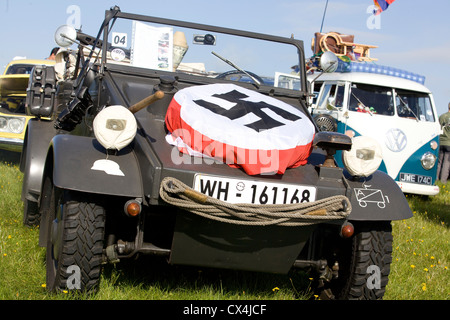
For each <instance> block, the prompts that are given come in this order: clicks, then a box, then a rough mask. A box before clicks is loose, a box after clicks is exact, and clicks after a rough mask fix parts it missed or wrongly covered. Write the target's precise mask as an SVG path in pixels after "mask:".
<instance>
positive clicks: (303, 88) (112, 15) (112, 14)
mask: <svg viewBox="0 0 450 320" xmlns="http://www.w3.org/2000/svg"><path fill="white" fill-rule="evenodd" d="M115 10H117V9H111V10H106V11H105V21H104V22H103V24H102V27H101V29H103V36H102V37H103V41H102V42H101V45H102V59H101V68H100V69H101V72H102V73H103V71H104V68H105V65H106V61H107V51H108V41H107V40H108V36H109V30H110V29H111V26H112V25H113V24H114V22H115V20H116V19H117V18H121V19H127V20H138V21H142V22H149V23H155V24H161V25H172V26H175V27H181V28H191V29H199V30H204V31H208V32H217V33H223V34H227V35H235V36H240V37H246V38H252V39H257V40H264V41H270V42H276V43H282V44H288V45H293V46H294V47H296V49H297V53H298V58H299V61H298V65H299V66H301V67H300V68H299V76H300V88H299V89H298V90H295V92H297V93H303V94H306V92H307V83H306V81H307V80H306V70H305V68H304V61H305V55H304V46H303V41H302V40H298V39H294V38H292V37H291V38H285V37H280V36H274V35H268V34H263V33H257V32H250V31H243V30H238V29H231V28H224V27H217V26H211V25H206V24H199V23H192V22H186V21H180V20H173V19H167V18H158V17H153V16H146V15H140V14H132V13H126V12H121V11H115ZM101 32H102V30H100V31H99V36H100V34H101ZM96 42H97V43H99V42H98V41H96ZM169 73H172V74H173V73H174V72H169ZM263 86H264V85H263ZM263 86H261V87H263ZM270 89H272V90H273V89H274V90H275V91H279V89H282V88H276V87H270ZM281 91H287V90H281ZM289 91H293V90H289Z"/></svg>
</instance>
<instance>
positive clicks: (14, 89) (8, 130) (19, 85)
mask: <svg viewBox="0 0 450 320" xmlns="http://www.w3.org/2000/svg"><path fill="white" fill-rule="evenodd" d="M54 64H55V61H53V60H32V59H20V60H13V61H11V62H10V63H9V64H8V65H7V66H6V68H5V71H4V72H3V75H1V76H0V149H4V150H9V151H15V152H21V151H22V145H23V139H24V135H25V129H26V127H27V124H28V121H29V120H30V118H32V117H33V116H29V115H26V113H25V98H26V96H27V87H28V80H29V78H30V74H31V72H32V70H33V68H34V67H35V66H37V65H47V66H53V65H54Z"/></svg>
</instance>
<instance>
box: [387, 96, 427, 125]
mask: <svg viewBox="0 0 450 320" xmlns="http://www.w3.org/2000/svg"><path fill="white" fill-rule="evenodd" d="M395 92H396V99H395V102H396V105H397V114H398V116H399V117H402V118H412V119H417V120H420V121H431V122H434V121H435V118H434V114H433V109H432V107H431V102H430V97H429V95H428V94H426V93H421V92H414V91H406V90H399V89H396V90H395Z"/></svg>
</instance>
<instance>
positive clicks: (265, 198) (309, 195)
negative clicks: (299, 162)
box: [194, 174, 316, 204]
mask: <svg viewBox="0 0 450 320" xmlns="http://www.w3.org/2000/svg"><path fill="white" fill-rule="evenodd" d="M194 190H196V191H198V192H201V193H203V194H205V195H207V196H210V197H212V198H216V199H219V200H222V201H226V202H229V203H249V204H288V203H301V202H312V201H315V200H316V188H315V187H311V186H301V185H293V184H284V183H274V182H265V181H255V180H247V179H233V178H224V177H218V176H210V175H202V174H197V175H196V176H195V178H194Z"/></svg>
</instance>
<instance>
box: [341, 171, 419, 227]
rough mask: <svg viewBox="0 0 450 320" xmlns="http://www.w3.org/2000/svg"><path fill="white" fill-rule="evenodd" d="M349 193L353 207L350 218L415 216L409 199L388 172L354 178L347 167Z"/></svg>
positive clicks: (390, 218)
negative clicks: (348, 172)
mask: <svg viewBox="0 0 450 320" xmlns="http://www.w3.org/2000/svg"><path fill="white" fill-rule="evenodd" d="M344 175H345V176H346V178H347V179H346V183H348V185H349V187H350V188H347V197H348V198H349V199H350V202H351V205H352V211H351V213H350V215H349V216H348V220H360V221H364V220H367V221H370V220H373V221H392V220H403V219H409V218H411V217H412V216H413V214H412V211H411V208H410V207H409V204H408V201H407V200H406V197H405V195H404V193H403V192H402V190H401V189H400V187H399V186H398V185H397V183H396V182H395V181H394V180H393V179H392V178H391V177H390V176H388V175H387V174H386V173H384V172H382V171H376V172H375V173H373V174H372V175H371V176H369V177H366V178H358V179H353V178H352V177H351V176H350V175H348V174H347V173H346V171H344Z"/></svg>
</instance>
